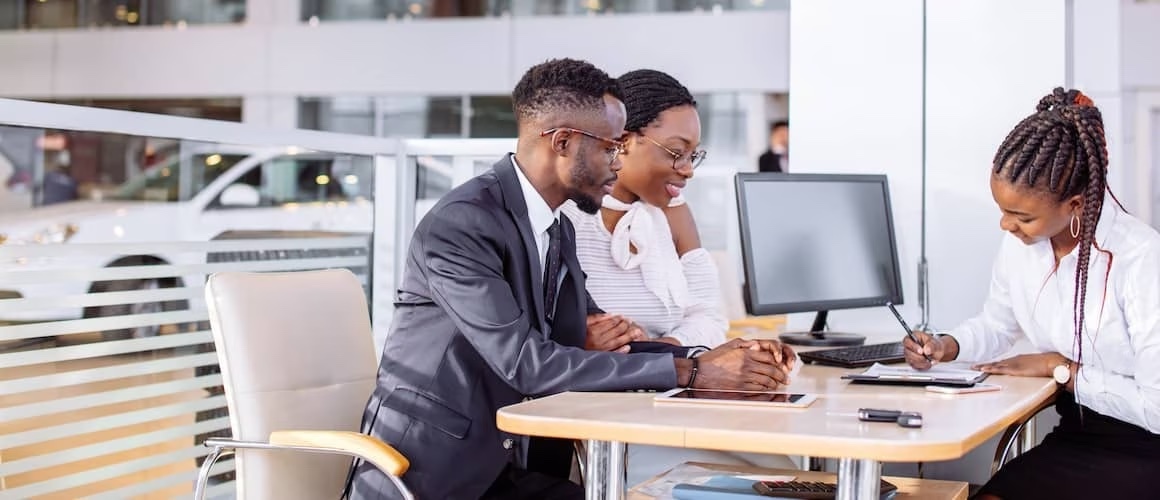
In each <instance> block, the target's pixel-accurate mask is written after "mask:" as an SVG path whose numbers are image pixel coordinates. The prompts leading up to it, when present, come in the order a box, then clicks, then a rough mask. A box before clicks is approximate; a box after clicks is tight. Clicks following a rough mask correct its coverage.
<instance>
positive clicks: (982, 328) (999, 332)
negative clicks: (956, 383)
mask: <svg viewBox="0 0 1160 500" xmlns="http://www.w3.org/2000/svg"><path fill="white" fill-rule="evenodd" d="M1095 237H1096V242H1097V244H1098V245H1099V248H1100V249H1103V250H1106V251H1108V252H1111V254H1112V257H1111V259H1110V260H1109V257H1108V256H1107V255H1106V254H1104V253H1102V252H1100V251H1098V250H1097V249H1095V248H1093V249H1092V252H1091V264H1090V266H1089V268H1088V280H1087V300H1086V302H1085V320H1084V323H1085V328H1084V332H1083V353H1082V354H1083V359H1082V360H1081V363H1082V366H1081V368H1080V370H1079V374H1078V376H1077V378H1076V381H1075V388H1076V400H1077V401H1078V402H1079V403H1080V404H1083V405H1085V406H1087V407H1089V408H1091V409H1093V410H1095V411H1097V412H1100V413H1102V414H1104V415H1108V416H1111V417H1115V418H1118V419H1120V420H1123V421H1125V422H1128V423H1132V424H1135V425H1138V426H1140V427H1143V428H1145V429H1148V430H1149V431H1151V432H1153V433H1160V233H1157V232H1156V230H1155V229H1152V228H1151V227H1149V226H1148V225H1147V224H1144V223H1143V222H1140V221H1139V220H1138V219H1136V218H1135V217H1132V216H1131V215H1129V214H1126V213H1124V212H1123V211H1121V210H1120V208H1119V206H1118V205H1117V204H1116V203H1115V202H1114V201H1112V200H1111V198H1107V199H1106V200H1105V201H1104V208H1103V213H1102V214H1101V216H1100V220H1099V222H1098V224H1097V225H1096V235H1095ZM1077 251H1078V248H1077V249H1075V250H1072V252H1071V253H1070V254H1068V255H1066V256H1064V257H1063V258H1062V259H1061V260H1060V263H1059V269H1058V270H1056V271H1055V272H1054V273H1053V272H1052V269H1053V267H1055V264H1054V263H1055V255H1054V252H1053V250H1052V248H1051V242H1050V241H1042V242H1039V243H1035V244H1032V245H1025V244H1023V242H1022V241H1020V240H1019V239H1017V238H1015V237H1014V236H1012V235H1007V236H1005V237H1004V238H1003V243H1002V245H1001V247H1000V249H999V255H998V257H997V258H996V260H995V265H994V270H993V274H992V278H991V289H990V293H989V295H988V297H987V301H986V303H985V304H984V305H983V311H982V313H980V314H979V315H978V316H976V317H974V318H972V319H970V320H968V321H967V322H966V323H964V324H962V325H961V326H959V327H958V328H956V329H955V330H953V331H952V332H951V335H953V336H954V337H955V340H957V341H958V343H959V359H962V360H967V361H990V360H993V359H996V358H997V357H999V356H1002V355H1003V354H1004V353H1006V352H1007V351H1008V350H1009V349H1010V348H1011V347H1012V345H1014V343H1015V342H1016V341H1017V340H1018V339H1019V336H1020V335H1025V336H1026V337H1027V339H1028V340H1029V341H1030V342H1031V344H1032V345H1033V346H1034V348H1035V350H1036V351H1038V352H1058V353H1060V354H1062V355H1064V356H1065V357H1067V358H1068V359H1072V360H1075V359H1076V357H1077V350H1076V345H1075V344H1076V342H1075V336H1074V319H1073V314H1072V311H1073V306H1072V304H1073V296H1074V295H1073V294H1074V292H1075V273H1076V262H1077V257H1076V254H1077ZM1109 263H1111V267H1110V270H1109Z"/></svg>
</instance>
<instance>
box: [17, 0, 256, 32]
mask: <svg viewBox="0 0 1160 500" xmlns="http://www.w3.org/2000/svg"><path fill="white" fill-rule="evenodd" d="M245 18H246V0H52V1H45V0H5V1H3V2H0V30H18V29H69V28H102V27H132V26H174V27H183V26H186V25H191V24H223V23H240V22H242V21H245Z"/></svg>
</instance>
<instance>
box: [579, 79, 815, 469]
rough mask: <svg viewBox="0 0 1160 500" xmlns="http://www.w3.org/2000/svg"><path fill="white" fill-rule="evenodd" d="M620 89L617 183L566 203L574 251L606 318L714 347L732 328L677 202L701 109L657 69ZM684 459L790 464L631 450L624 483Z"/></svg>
mask: <svg viewBox="0 0 1160 500" xmlns="http://www.w3.org/2000/svg"><path fill="white" fill-rule="evenodd" d="M617 83H618V84H619V86H620V90H621V93H622V94H623V101H624V107H625V111H626V118H627V123H626V124H625V126H624V129H625V130H626V131H627V133H626V134H625V136H624V137H622V138H621V139H622V141H623V142H624V152H623V153H622V156H621V164H622V165H623V167H622V168H621V170H620V171H619V172H617V178H616V184H615V185H614V186H613V189H612V193H611V194H606V195H605V196H604V200H603V203H602V207H601V210H600V211H599V212H597V213H596V214H586V213H583V212H582V211H580V210H579V209H577V208H576V206H575V205H574V204H571V203H566V204H564V205H563V211H564V213H565V214H566V215H567V216H568V219H569V220H571V221H572V223H573V224H574V225H575V227H576V254H577V256H578V257H579V260H580V267H582V268H583V269H584V272H585V274H586V275H587V277H588V279H587V287H588V293H589V294H590V295H591V296H592V299H593V300H594V301H595V302H596V304H597V305H599V306H600V308H601V309H603V310H605V311H607V312H608V313H610V314H611V316H607V317H606V318H611V319H607V320H605V321H608V322H611V321H615V320H616V319H615V318H631V319H632V321H633V322H634V324H636V325H637V326H639V327H640V328H641V329H643V331H644V332H645V333H646V334H647V336H648V337H649V339H651V340H653V341H658V342H668V343H672V344H676V345H686V346H705V347H716V346H717V345H720V344H722V343H724V342H725V331H726V330H727V329H728V328H729V323H728V321H727V320H726V319H725V315H724V313H723V311H722V310H721V309H720V305H719V300H720V293H721V291H720V284H719V283H720V281H719V278H718V275H717V268H716V266H715V265H714V263H713V260H712V257H711V256H710V255H709V252H708V251H707V250H705V249H704V248H702V247H701V242H700V238H699V237H698V234H697V227H696V225H695V224H694V222H693V218H692V214H691V211H690V210H689V207H688V206H687V205H685V204H684V202H683V200H682V198H681V190H682V189H684V187H685V185H686V183H687V182H688V181H689V180H690V179H692V177H693V170H694V169H695V168H697V166H698V165H699V164H700V163H701V161H702V160H703V159H704V158H705V152H704V151H703V150H701V149H700V145H701V119H700V117H699V115H698V114H697V107H696V105H697V103H696V101H695V100H694V99H693V96H692V94H690V93H689V90H688V89H686V88H685V86H684V85H681V83H680V82H678V81H677V80H676V79H675V78H673V77H672V76H670V75H668V74H665V73H663V72H660V71H654V70H648V69H642V70H636V71H630V72H628V73H626V74H624V75H623V76H621V77H620V78H618V79H617ZM602 319H603V318H601V317H590V318H589V322H590V323H594V322H600V321H601V320H602ZM600 329H601V325H600V324H599V323H596V324H595V326H590V327H589V332H590V333H589V345H588V346H587V347H588V348H590V349H592V348H600V345H599V344H600V343H599V341H596V342H593V341H592V340H593V333H592V332H596V331H600ZM593 344H595V345H593ZM618 347H619V346H618V345H615V344H612V345H608V346H606V347H605V348H606V349H617V348H618ZM782 347H783V356H785V358H783V359H789V360H792V359H796V356H795V355H794V354H793V351H792V349H790V348H789V347H788V346H782ZM790 363H792V361H791V362H790ZM790 369H791V368H790V366H786V368H785V371H786V372H787V373H788V372H789V371H790ZM687 461H700V462H714V463H730V464H740V465H758V466H766V467H782V468H793V467H794V465H793V462H791V461H790V460H789V459H788V458H786V457H785V456H782V455H757V454H740V453H728V452H718V451H712V450H686V449H681V448H666V447H659V446H638V445H630V446H629V447H628V464H627V469H628V484H637V483H640V482H643V481H644V480H646V479H648V478H650V477H652V476H654V475H656V474H659V473H661V472H664V471H666V470H668V469H671V468H672V467H674V466H676V465H679V464H681V463H683V462H687Z"/></svg>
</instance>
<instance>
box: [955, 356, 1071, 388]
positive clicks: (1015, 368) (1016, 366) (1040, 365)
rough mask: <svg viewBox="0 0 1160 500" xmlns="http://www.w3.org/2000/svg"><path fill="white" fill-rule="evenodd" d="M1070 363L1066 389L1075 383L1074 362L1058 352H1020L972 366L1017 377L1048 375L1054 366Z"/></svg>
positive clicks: (1053, 369)
mask: <svg viewBox="0 0 1160 500" xmlns="http://www.w3.org/2000/svg"><path fill="white" fill-rule="evenodd" d="M1060 365H1070V366H1071V370H1072V374H1071V377H1070V378H1069V379H1068V381H1067V387H1068V390H1072V388H1073V387H1074V384H1075V370H1076V364H1075V363H1072V362H1071V360H1069V359H1067V358H1066V357H1064V356H1063V355H1062V354H1060V353H1058V352H1043V353H1038V354H1020V355H1018V356H1014V357H1010V358H1007V359H1001V360H999V361H992V362H990V363H983V364H979V365H975V366H974V367H973V368H974V369H976V370H979V371H981V372H986V373H993V374H995V375H1014V376H1017V377H1050V376H1052V374H1053V372H1054V371H1055V367H1057V366H1060Z"/></svg>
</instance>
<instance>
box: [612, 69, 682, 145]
mask: <svg viewBox="0 0 1160 500" xmlns="http://www.w3.org/2000/svg"><path fill="white" fill-rule="evenodd" d="M616 83H617V84H619V85H620V89H621V92H622V93H623V94H624V110H625V114H626V115H627V118H628V121H627V122H626V123H625V124H624V129H625V130H627V131H629V132H640V131H641V130H643V129H644V128H645V127H647V126H649V125H650V124H652V122H654V121H656V119H657V117H658V116H660V114H661V113H663V112H665V111H666V110H668V109H671V108H675V107H677V106H685V105H689V106H696V105H697V101H696V99H693V94H691V93H689V89H687V88H685V86H684V85H681V82H678V81H677V79H676V78H673V77H672V76H670V75H669V74H668V73H664V72H661V71H657V70H653V69H638V70H635V71H629V72H628V73H625V74H623V75H621V76H620V78H617V79H616Z"/></svg>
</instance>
